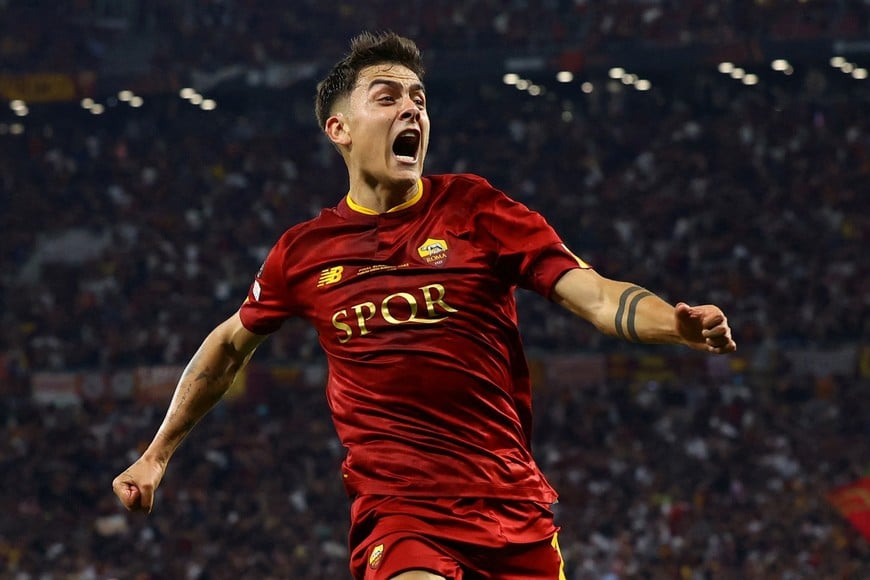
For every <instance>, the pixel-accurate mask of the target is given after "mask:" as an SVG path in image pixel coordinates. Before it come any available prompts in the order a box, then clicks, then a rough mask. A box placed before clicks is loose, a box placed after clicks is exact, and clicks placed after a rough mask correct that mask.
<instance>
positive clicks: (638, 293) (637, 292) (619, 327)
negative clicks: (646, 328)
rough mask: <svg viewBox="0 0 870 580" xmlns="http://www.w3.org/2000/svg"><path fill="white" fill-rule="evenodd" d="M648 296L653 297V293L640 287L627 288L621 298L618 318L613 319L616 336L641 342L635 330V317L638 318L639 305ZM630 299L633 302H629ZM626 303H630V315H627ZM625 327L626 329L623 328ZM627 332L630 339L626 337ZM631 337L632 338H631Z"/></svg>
mask: <svg viewBox="0 0 870 580" xmlns="http://www.w3.org/2000/svg"><path fill="white" fill-rule="evenodd" d="M647 296H652V292H649V291H648V290H645V289H643V288H641V287H640V286H631V287H629V288H626V289H625V291H624V292H623V293H622V294H621V295H620V297H619V307H618V308H617V309H616V316H615V317H614V319H613V325H614V327H615V328H616V335H617V336H618V337H619V338H621V339H623V340H629V339H630V340H632V341H634V342H640V336H638V334H637V329H636V328H635V317H636V316H637V304H638V302H640V301H641V300H643V299H644V298H646V297H647ZM629 298H631V301H630V302H629ZM626 303H628V314H627V315H626ZM623 326H624V328H623ZM626 331H627V332H628V337H626V334H625V333H626ZM629 337H630V338H629Z"/></svg>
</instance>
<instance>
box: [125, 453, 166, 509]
mask: <svg viewBox="0 0 870 580" xmlns="http://www.w3.org/2000/svg"><path fill="white" fill-rule="evenodd" d="M164 471H165V466H162V465H160V464H159V463H157V462H156V461H150V460H147V459H145V458H144V457H140V458H139V459H138V460H137V461H136V462H135V463H134V464H133V465H131V466H130V467H128V468H127V469H126V470H124V472H123V473H121V474H120V475H119V476H118V477H116V478H115V479H114V481H112V490H113V491H114V492H115V495H116V496H118V499H120V500H121V503H122V504H123V505H124V507H125V508H127V510H128V511H134V512H135V511H140V512H145V513H147V514H150V513H151V508H153V507H154V492H155V491H156V490H157V486H159V485H160V480H162V479H163V473H164Z"/></svg>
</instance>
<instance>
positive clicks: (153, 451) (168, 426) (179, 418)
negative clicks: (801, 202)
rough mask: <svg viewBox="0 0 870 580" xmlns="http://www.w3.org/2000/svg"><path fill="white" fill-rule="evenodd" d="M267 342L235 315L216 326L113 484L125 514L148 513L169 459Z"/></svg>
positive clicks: (237, 314) (188, 365)
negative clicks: (144, 443) (138, 452)
mask: <svg viewBox="0 0 870 580" xmlns="http://www.w3.org/2000/svg"><path fill="white" fill-rule="evenodd" d="M265 339H266V336H264V335H259V334H254V333H252V332H250V331H249V330H247V329H246V328H245V327H244V326H243V325H242V321H241V319H240V318H239V313H238V312H237V313H235V314H233V315H232V316H231V317H230V318H228V319H227V320H225V321H224V322H222V323H221V324H220V325H218V326H217V328H215V329H214V330H213V331H212V332H211V333H209V335H208V336H207V337H206V338H205V340H204V341H203V343H202V345H201V346H200V347H199V349H198V350H197V351H196V354H194V355H193V358H192V359H191V360H190V362H189V363H188V364H187V367H185V369H184V372H182V374H181V377H180V378H179V381H178V385H177V386H176V388H175V394H174V395H173V396H172V401H171V402H170V403H169V409H168V410H167V412H166V416H165V417H164V419H163V423H162V424H161V425H160V428H159V429H158V430H157V433H156V435H155V436H154V439H153V440H152V441H151V444H150V445H148V448H147V449H146V450H145V452H144V453H143V454H142V456H141V457H140V458H139V459H138V460H137V461H136V462H135V463H133V465H131V466H130V467H128V468H127V469H126V470H124V472H123V473H121V474H120V475H118V477H116V478H115V480H114V481H113V482H112V488H113V490H114V492H115V495H117V496H118V498H119V499H120V500H121V503H123V504H124V507H126V508H127V509H128V510H134V511H145V512H150V511H151V508H152V506H153V504H154V491H155V490H156V489H157V486H158V485H160V480H161V479H162V478H163V474H164V473H165V471H166V466H167V464H168V463H169V460H170V458H171V457H172V454H173V453H175V450H176V449H178V446H179V445H181V442H182V441H183V440H184V438H185V437H186V436H187V434H188V433H190V430H191V429H193V427H194V425H196V424H197V423H198V422H199V420H200V419H202V418H203V417H204V416H205V415H206V414H207V413H208V412H209V411H210V410H211V408H212V407H214V406H215V404H217V402H218V401H220V399H221V397H223V395H224V393H226V392H227V390H228V389H229V388H230V385H232V383H233V380H234V379H235V377H236V374H237V373H238V372H239V371H240V370H241V369H242V368H243V367H244V366H245V364H247V362H248V360H249V359H250V358H251V355H253V354H254V350H256V348H257V346H259V345H260V343H262V342H263V341H264V340H265Z"/></svg>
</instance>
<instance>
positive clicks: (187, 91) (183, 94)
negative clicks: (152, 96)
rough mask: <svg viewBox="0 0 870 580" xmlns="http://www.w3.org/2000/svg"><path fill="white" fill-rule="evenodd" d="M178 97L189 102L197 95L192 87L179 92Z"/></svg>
mask: <svg viewBox="0 0 870 580" xmlns="http://www.w3.org/2000/svg"><path fill="white" fill-rule="evenodd" d="M178 95H179V96H180V97H181V98H182V99H188V100H189V99H191V98H193V96H194V95H196V91H195V90H193V89H191V88H190V87H185V88H183V89H181V90H180V91H178Z"/></svg>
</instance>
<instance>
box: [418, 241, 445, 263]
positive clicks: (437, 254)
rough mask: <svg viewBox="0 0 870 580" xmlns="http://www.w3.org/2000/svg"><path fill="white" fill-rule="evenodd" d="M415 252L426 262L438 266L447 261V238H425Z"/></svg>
mask: <svg viewBox="0 0 870 580" xmlns="http://www.w3.org/2000/svg"><path fill="white" fill-rule="evenodd" d="M417 253H418V254H420V257H421V258H423V259H424V260H425V261H426V263H427V264H431V265H433V266H440V265H442V264H444V262H446V261H447V240H436V239H435V238H427V239H426V241H425V242H423V245H422V246H420V247H419V248H417Z"/></svg>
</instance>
